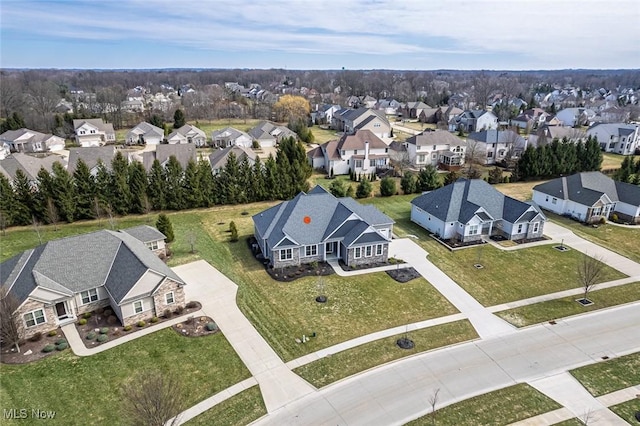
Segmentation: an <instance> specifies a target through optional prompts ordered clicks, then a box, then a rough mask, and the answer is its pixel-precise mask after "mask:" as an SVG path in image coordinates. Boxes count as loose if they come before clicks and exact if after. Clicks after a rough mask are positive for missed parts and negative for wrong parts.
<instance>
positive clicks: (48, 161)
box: [0, 152, 62, 181]
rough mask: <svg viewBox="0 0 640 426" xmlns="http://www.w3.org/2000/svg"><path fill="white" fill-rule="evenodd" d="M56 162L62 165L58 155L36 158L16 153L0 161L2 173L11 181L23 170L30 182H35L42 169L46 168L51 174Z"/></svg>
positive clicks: (0, 171)
mask: <svg viewBox="0 0 640 426" xmlns="http://www.w3.org/2000/svg"><path fill="white" fill-rule="evenodd" d="M56 161H57V162H59V163H62V158H61V157H58V156H57V155H48V156H46V157H34V156H31V155H27V154H24V153H22V152H15V153H13V154H11V155H9V156H7V157H6V158H4V159H2V160H0V173H2V174H4V175H5V176H7V178H8V179H9V180H13V179H15V177H16V172H17V171H18V170H22V172H23V173H24V174H25V176H27V178H28V179H29V180H30V181H35V180H36V179H37V176H38V172H39V171H40V169H41V168H43V167H44V169H45V170H46V171H48V172H49V173H51V172H52V170H53V163H55V162H56Z"/></svg>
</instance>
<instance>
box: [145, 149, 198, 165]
mask: <svg viewBox="0 0 640 426" xmlns="http://www.w3.org/2000/svg"><path fill="white" fill-rule="evenodd" d="M171 156H174V157H176V160H178V163H180V165H181V166H182V168H183V169H185V168H186V167H187V165H188V164H189V161H191V160H193V161H196V159H197V156H196V147H195V146H194V145H192V144H175V145H167V144H160V145H156V150H155V151H145V152H143V153H142V165H143V166H144V168H145V170H147V171H149V170H151V166H153V161H154V160H156V159H157V160H158V161H159V162H160V164H165V163H166V162H167V161H169V157H171Z"/></svg>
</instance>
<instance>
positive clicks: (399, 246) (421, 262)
mask: <svg viewBox="0 0 640 426" xmlns="http://www.w3.org/2000/svg"><path fill="white" fill-rule="evenodd" d="M389 250H390V251H389V252H390V253H394V255H396V254H397V256H398V257H399V258H400V259H403V260H404V261H406V262H408V263H409V264H410V265H411V266H413V267H414V268H415V270H416V271H418V272H419V273H420V275H422V276H423V277H424V278H425V279H426V280H427V281H429V282H430V283H431V285H433V287H435V288H436V290H438V291H439V292H440V294H442V295H443V296H444V297H445V298H447V300H448V301H449V302H451V304H452V305H454V306H455V307H456V308H457V309H458V310H459V311H460V313H462V314H463V315H464V316H465V317H467V318H468V319H469V321H471V324H472V325H473V327H474V328H475V330H476V332H477V333H478V335H479V336H480V337H481V338H483V339H486V338H489V337H493V336H497V335H501V334H506V333H512V332H514V331H515V330H516V328H515V327H514V326H512V325H511V324H509V323H508V322H506V321H504V320H502V319H501V318H499V317H497V316H495V315H493V314H492V313H491V312H490V311H489V310H488V309H487V308H485V307H484V306H482V305H481V304H480V302H478V301H477V300H476V299H474V298H473V297H472V296H471V295H470V294H469V293H467V292H466V291H465V290H464V289H463V288H462V287H460V286H459V285H458V284H457V283H456V282H455V281H453V280H452V279H451V278H449V277H448V276H447V275H446V274H445V273H444V272H442V271H441V270H440V269H438V268H437V267H436V266H435V265H434V264H433V263H431V262H429V260H427V255H428V253H427V252H426V251H424V249H423V248H422V247H420V246H419V245H418V244H416V243H414V242H413V241H411V240H410V239H408V238H402V239H396V240H393V241H392V242H391V246H390V247H389Z"/></svg>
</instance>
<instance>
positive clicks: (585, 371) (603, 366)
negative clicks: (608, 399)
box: [570, 352, 640, 397]
mask: <svg viewBox="0 0 640 426" xmlns="http://www.w3.org/2000/svg"><path fill="white" fill-rule="evenodd" d="M570 373H571V374H572V375H573V377H575V378H576V379H577V380H578V381H579V382H580V383H582V386H584V387H585V388H586V389H587V390H588V391H589V392H590V393H591V395H593V396H596V397H597V396H602V395H606V394H608V393H611V392H614V391H617V390H620V389H625V388H628V387H629V386H637V385H638V384H640V352H636V353H634V354H630V355H626V356H621V357H619V358H614V359H610V360H607V361H601V362H598V363H596V364H591V365H587V366H584V367H580V368H577V369H575V370H571V371H570Z"/></svg>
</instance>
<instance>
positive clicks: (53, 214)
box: [47, 197, 60, 231]
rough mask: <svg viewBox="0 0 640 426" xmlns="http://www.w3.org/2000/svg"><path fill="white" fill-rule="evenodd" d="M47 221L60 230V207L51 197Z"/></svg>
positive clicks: (56, 229) (48, 200)
mask: <svg viewBox="0 0 640 426" xmlns="http://www.w3.org/2000/svg"><path fill="white" fill-rule="evenodd" d="M47 221H48V222H49V223H50V224H52V225H53V229H54V230H55V231H58V222H59V221H60V215H59V214H58V208H57V207H56V205H55V203H54V202H53V199H52V198H51V197H49V198H47Z"/></svg>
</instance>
